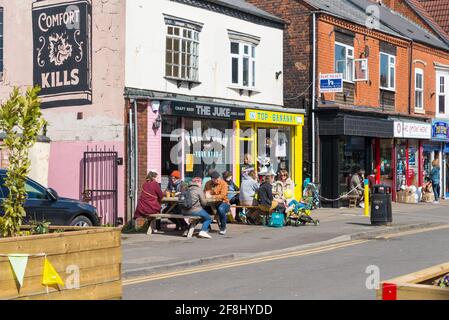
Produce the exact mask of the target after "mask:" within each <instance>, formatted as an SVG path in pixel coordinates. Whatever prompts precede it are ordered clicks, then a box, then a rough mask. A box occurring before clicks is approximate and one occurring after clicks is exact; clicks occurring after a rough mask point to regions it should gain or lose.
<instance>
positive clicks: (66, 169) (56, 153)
mask: <svg viewBox="0 0 449 320" xmlns="http://www.w3.org/2000/svg"><path fill="white" fill-rule="evenodd" d="M88 147H89V148H90V149H94V148H95V147H98V148H104V147H106V150H108V149H109V148H110V149H112V148H114V150H115V151H117V152H118V156H119V158H120V157H121V158H124V157H125V147H124V145H123V143H121V142H82V141H74V142H72V141H58V142H51V148H50V161H49V166H50V168H49V177H48V186H49V187H51V188H53V189H55V190H56V191H57V192H58V194H59V195H60V196H61V197H67V198H72V199H76V200H82V192H83V174H82V173H83V158H84V152H85V151H87V148H88ZM124 181H125V166H119V167H118V217H124V216H125V215H124V209H125V208H124V207H125V190H124V189H125V186H124ZM109 222H110V223H112V221H109Z"/></svg>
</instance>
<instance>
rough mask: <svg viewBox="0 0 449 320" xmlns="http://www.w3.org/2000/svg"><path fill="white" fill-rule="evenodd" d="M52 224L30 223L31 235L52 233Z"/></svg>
mask: <svg viewBox="0 0 449 320" xmlns="http://www.w3.org/2000/svg"><path fill="white" fill-rule="evenodd" d="M50 224H51V222H46V221H30V226H31V230H30V233H31V234H47V233H49V232H50Z"/></svg>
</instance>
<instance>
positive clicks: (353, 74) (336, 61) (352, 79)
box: [334, 41, 355, 83]
mask: <svg viewBox="0 0 449 320" xmlns="http://www.w3.org/2000/svg"><path fill="white" fill-rule="evenodd" d="M337 46H341V47H344V48H345V72H343V81H344V82H350V83H354V79H355V54H354V53H355V51H354V46H350V45H347V44H344V43H341V42H338V41H335V44H334V70H335V73H339V72H337V69H338V68H337V63H338V62H339V61H343V60H337V55H336V52H337ZM349 50H352V55H351V56H350V55H349V54H348V51H349ZM349 59H351V60H352V74H351V75H350V76H351V79H347V76H348V75H349V71H348V62H349V61H348V60H349Z"/></svg>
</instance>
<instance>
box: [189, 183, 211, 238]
mask: <svg viewBox="0 0 449 320" xmlns="http://www.w3.org/2000/svg"><path fill="white" fill-rule="evenodd" d="M189 192H190V196H191V198H192V208H190V209H189V210H184V209H183V210H182V214H183V215H186V216H194V217H201V218H202V223H203V227H202V228H201V231H200V233H199V234H198V237H200V238H204V239H211V238H212V237H211V236H210V235H209V226H210V224H211V222H212V218H211V216H210V215H209V213H208V212H207V211H206V210H204V207H206V206H207V199H206V197H205V196H204V192H203V189H202V179H201V178H193V179H192V181H191V182H190V184H189Z"/></svg>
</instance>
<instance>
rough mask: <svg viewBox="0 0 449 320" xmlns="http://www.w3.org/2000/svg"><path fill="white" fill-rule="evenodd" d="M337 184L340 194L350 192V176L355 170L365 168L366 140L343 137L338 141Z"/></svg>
mask: <svg viewBox="0 0 449 320" xmlns="http://www.w3.org/2000/svg"><path fill="white" fill-rule="evenodd" d="M339 163H340V168H339V170H340V172H339V184H340V194H343V193H346V192H348V191H349V190H350V188H349V187H350V182H351V177H352V175H353V174H354V173H355V172H356V170H357V168H363V169H365V168H366V163H367V154H366V139H365V138H363V137H354V136H345V137H341V138H340V141H339Z"/></svg>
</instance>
